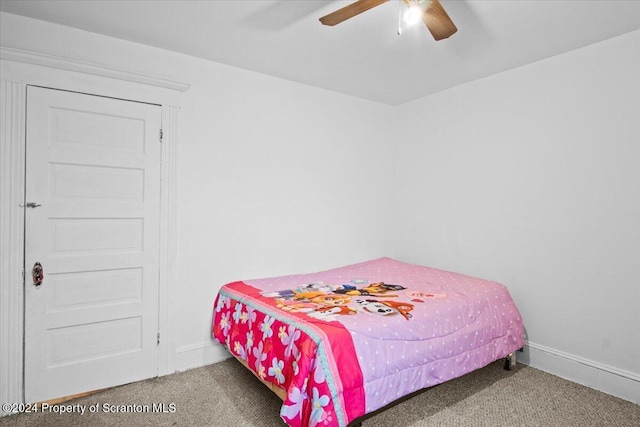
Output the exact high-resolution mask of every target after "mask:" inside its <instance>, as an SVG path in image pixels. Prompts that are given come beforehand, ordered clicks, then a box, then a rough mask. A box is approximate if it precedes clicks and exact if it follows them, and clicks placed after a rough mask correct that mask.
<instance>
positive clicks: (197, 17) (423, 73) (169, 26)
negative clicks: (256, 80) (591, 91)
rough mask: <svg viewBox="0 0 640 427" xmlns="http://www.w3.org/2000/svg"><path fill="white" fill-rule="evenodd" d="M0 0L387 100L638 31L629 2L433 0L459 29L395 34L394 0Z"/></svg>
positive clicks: (12, 8) (15, 8)
mask: <svg viewBox="0 0 640 427" xmlns="http://www.w3.org/2000/svg"><path fill="white" fill-rule="evenodd" d="M349 3H350V1H307V0H279V1H278V0H269V1H266V0H265V1H261V0H260V1H259V0H250V1H247V0H244V1H219V0H216V1H169V0H162V1H155V0H141V1H137V0H136V1H134V0H128V1H114V0H111V1H108V0H92V1H78V0H71V1H66V0H65V1H61V0H48V1H35V0H20V1H15V0H1V1H0V10H2V11H3V12H8V13H15V14H18V15H24V16H28V17H32V18H36V19H41V20H45V21H51V22H55V23H59V24H62V25H67V26H70V27H76V28H80V29H83V30H87V31H92V32H95V33H100V34H105V35H108V36H112V37H117V38H121V39H125V40H131V41H134V42H138V43H143V44H147V45H151V46H155V47H159V48H164V49H167V50H172V51H176V52H182V53H185V54H188V55H192V56H196V57H200V58H205V59H210V60H212V61H216V62H220V63H224V64H228V65H232V66H236V67H240V68H244V69H248V70H253V71H257V72H260V73H264V74H269V75H273V76H276V77H281V78H284V79H287V80H292V81H296V82H301V83H305V84H308V85H312V86H317V87H321V88H325V89H329V90H333V91H337V92H341V93H344V94H348V95H353V96H356V97H360V98H364V99H369V100H373V101H378V102H382V103H386V104H391V105H397V104H402V103H404V102H407V101H410V100H413V99H416V98H420V97H423V96H425V95H428V94H431V93H434V92H438V91H440V90H443V89H446V88H450V87H453V86H456V85H460V84H463V83H465V82H468V81H472V80H476V79H478V78H481V77H485V76H488V75H491V74H495V73H499V72H502V71H504V70H508V69H511V68H514V67H518V66H521V65H524V64H528V63H531V62H534V61H538V60H540V59H543V58H547V57H551V56H554V55H558V54H561V53H564V52H567V51H570V50H573V49H576V48H579V47H582V46H586V45H588V44H591V43H595V42H598V41H601V40H605V39H607V38H611V37H614V36H617V35H620V34H624V33H626V32H629V31H633V30H637V29H640V0H568V1H563V0H441V4H442V5H443V6H444V8H445V9H446V10H447V12H448V13H449V16H450V17H451V19H452V20H453V21H454V22H455V23H456V25H457V27H458V32H457V33H456V34H454V35H453V36H452V37H451V38H449V39H446V40H443V41H440V42H435V41H434V40H433V38H432V37H431V35H430V34H429V32H428V31H427V29H426V28H425V27H424V26H422V25H421V24H419V25H416V26H415V27H411V28H408V29H405V30H404V31H403V33H402V35H400V36H398V35H397V27H398V8H399V0H392V1H389V2H388V3H385V4H383V5H381V6H379V7H377V8H375V9H372V10H369V11H367V12H365V13H363V14H361V15H358V16H356V17H354V18H352V19H350V20H348V21H345V22H343V23H342V24H339V25H337V26H335V27H326V26H323V25H321V24H320V22H319V21H318V18H320V17H321V16H323V15H326V14H327V13H330V12H332V11H334V10H336V9H338V8H340V7H343V6H345V5H347V4H349Z"/></svg>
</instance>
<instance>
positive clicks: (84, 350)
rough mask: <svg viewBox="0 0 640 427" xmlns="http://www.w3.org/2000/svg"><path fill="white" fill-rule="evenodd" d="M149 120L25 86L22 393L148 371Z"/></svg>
mask: <svg viewBox="0 0 640 427" xmlns="http://www.w3.org/2000/svg"><path fill="white" fill-rule="evenodd" d="M160 126H161V108H160V107H159V106H157V105H150V104H144V103H139V102H130V101H123V100H119V99H113V98H104V97H99V96H92V95H86V94H80V93H74V92H66V91H60V90H53V89H45V88H39V87H28V89H27V129H26V134H27V140H26V153H27V154H26V158H27V161H26V192H25V197H26V202H28V203H27V209H26V218H25V270H26V278H25V399H26V401H27V402H38V401H43V400H49V399H53V398H57V397H62V396H69V395H73V394H77V393H81V392H85V391H91V390H96V389H101V388H105V387H110V386H114V385H118V384H124V383H128V382H132V381H137V380H141V379H145V378H150V377H154V376H157V373H158V346H157V332H158V275H159V273H158V269H159V230H160V221H159V219H160V154H161V153H160V150H161V145H160ZM34 204H35V205H34ZM38 205H39V206H38ZM36 262H39V263H40V264H41V265H42V268H43V272H44V280H43V281H42V283H41V284H40V285H36V284H34V280H33V277H32V268H33V266H34V265H35V263H36Z"/></svg>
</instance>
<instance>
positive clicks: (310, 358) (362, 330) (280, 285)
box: [213, 258, 524, 426]
mask: <svg viewBox="0 0 640 427" xmlns="http://www.w3.org/2000/svg"><path fill="white" fill-rule="evenodd" d="M523 333H524V328H523V325H522V320H521V317H520V313H519V312H518V309H517V308H516V306H515V304H514V302H513V300H512V299H511V296H510V295H509V292H508V291H507V289H506V288H505V287H504V286H503V285H501V284H498V283H495V282H490V281H487V280H482V279H478V278H474V277H469V276H465V275H462V274H457V273H451V272H447V271H442V270H436V269H432V268H427V267H421V266H417V265H412V264H406V263H402V262H399V261H396V260H393V259H390V258H381V259H377V260H372V261H367V262H364V263H360V264H354V265H350V266H346V267H341V268H337V269H334V270H328V271H324V272H320V273H313V274H303V275H294V276H284V277H277V278H271V279H259V280H248V281H244V282H235V283H230V284H227V285H225V286H223V287H222V289H221V290H220V293H219V294H218V298H217V300H216V303H215V308H214V321H213V336H214V338H215V339H216V340H217V341H219V342H220V343H222V344H224V345H225V346H226V347H227V349H228V350H229V351H230V352H232V353H233V354H234V355H235V356H236V357H238V358H240V359H242V360H244V361H246V362H247V364H248V366H249V367H250V368H251V369H252V370H253V371H254V372H255V373H256V374H257V375H258V376H259V377H260V378H262V379H263V380H265V381H267V382H271V383H274V384H277V385H278V386H280V387H282V388H283V389H285V390H286V392H287V399H286V400H285V401H284V403H283V406H282V409H281V412H280V415H281V417H282V419H283V420H284V421H285V422H286V423H287V424H289V425H291V426H307V425H309V426H316V425H327V426H334V425H335V426H345V425H347V424H348V423H349V422H351V421H353V420H354V419H356V418H358V417H360V416H362V415H364V414H366V413H369V412H372V411H374V410H376V409H379V408H381V407H383V406H385V405H387V404H389V403H391V402H393V401H394V400H396V399H398V398H400V397H402V396H405V395H407V394H409V393H412V392H414V391H416V390H420V389H422V388H425V387H430V386H433V385H436V384H439V383H442V382H444V381H447V380H450V379H452V378H456V377H459V376H461V375H464V374H465V373H467V372H471V371H473V370H475V369H479V368H481V367H484V366H486V365H488V364H489V363H491V362H493V361H495V360H497V359H500V358H502V357H505V356H506V355H508V354H509V353H511V352H513V351H515V350H517V349H519V348H521V347H522V346H523V344H524V337H523Z"/></svg>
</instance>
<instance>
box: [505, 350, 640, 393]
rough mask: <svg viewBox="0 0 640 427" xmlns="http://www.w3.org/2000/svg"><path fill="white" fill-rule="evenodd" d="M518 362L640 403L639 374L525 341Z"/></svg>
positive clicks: (518, 354)
mask: <svg viewBox="0 0 640 427" xmlns="http://www.w3.org/2000/svg"><path fill="white" fill-rule="evenodd" d="M517 357H518V361H519V362H522V363H524V364H525V365H529V366H531V367H532V368H536V369H540V370H541V371H545V372H548V373H550V374H553V375H557V376H559V377H561V378H564V379H567V380H569V381H573V382H576V383H578V384H582V385H584V386H587V387H590V388H593V389H596V390H599V391H602V392H604V393H607V394H610V395H613V396H616V397H619V398H621V399H625V400H628V401H630V402H633V403H640V375H638V374H635V373H633V372H629V371H624V370H621V369H617V368H614V367H611V366H607V365H604V364H602V363H599V362H595V361H593V360H588V359H584V358H582V357H579V356H576V355H573V354H569V353H565V352H562V351H559V350H556V349H553V348H550V347H546V346H544V345H540V344H536V343H532V342H527V343H526V344H525V347H524V353H517Z"/></svg>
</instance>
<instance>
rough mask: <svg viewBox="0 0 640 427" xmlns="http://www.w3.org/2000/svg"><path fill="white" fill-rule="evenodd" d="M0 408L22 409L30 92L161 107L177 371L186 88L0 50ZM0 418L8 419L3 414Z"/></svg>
mask: <svg viewBox="0 0 640 427" xmlns="http://www.w3.org/2000/svg"><path fill="white" fill-rule="evenodd" d="M0 75H1V80H0V87H1V90H0V105H1V107H2V108H1V113H0V129H2V131H1V132H0V361H2V362H1V364H0V377H1V378H2V379H3V380H2V381H1V383H2V385H1V386H0V401H2V402H3V403H4V402H13V403H25V402H24V350H23V349H24V309H25V301H24V286H25V284H24V283H25V281H24V270H25V265H24V262H25V261H24V215H25V208H24V207H22V205H24V192H25V186H24V184H25V167H24V165H25V144H26V141H25V137H26V135H25V125H26V122H25V117H26V91H27V86H29V85H33V86H43V87H49V88H52V89H62V90H68V91H73V92H82V93H87V94H91V95H98V96H106V97H113V98H120V99H125V100H131V101H138V102H146V103H151V104H158V105H160V106H161V108H162V117H161V120H162V130H163V135H162V154H161V170H160V179H161V190H160V191H161V193H160V271H159V301H158V315H159V322H158V329H159V332H160V344H159V358H158V375H159V376H162V375H167V374H170V373H173V372H175V369H176V342H175V341H176V340H175V334H174V319H175V314H176V313H175V304H174V301H175V295H176V290H177V262H176V253H177V236H176V232H177V198H176V167H177V163H176V154H177V144H178V138H177V137H178V112H179V109H180V106H181V98H182V92H184V91H186V90H187V89H188V88H189V85H188V84H186V83H182V82H177V81H173V80H169V79H164V78H160V77H156V76H150V75H145V74H140V73H138V72H132V71H128V70H122V69H115V68H111V67H107V66H103V65H99V64H89V63H86V62H80V61H75V60H73V59H69V58H63V57H57V56H50V55H44V54H40V53H35V52H30V51H24V50H19V49H13V48H6V47H2V48H0ZM0 415H6V413H4V412H2V413H0Z"/></svg>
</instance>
